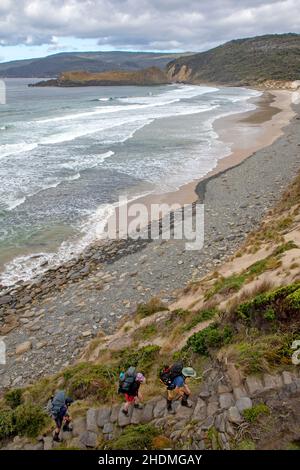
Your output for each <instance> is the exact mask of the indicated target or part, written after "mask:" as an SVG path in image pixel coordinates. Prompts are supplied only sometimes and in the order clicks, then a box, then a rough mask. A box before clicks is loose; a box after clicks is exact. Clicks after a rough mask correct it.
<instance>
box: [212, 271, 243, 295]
mask: <svg viewBox="0 0 300 470" xmlns="http://www.w3.org/2000/svg"><path fill="white" fill-rule="evenodd" d="M245 280H246V275H245V274H232V275H231V276H229V277H221V278H220V279H218V280H217V281H216V282H215V284H214V286H213V287H212V288H211V289H210V290H209V291H208V292H207V293H206V294H205V299H206V300H207V299H210V298H211V297H213V296H214V295H216V294H230V293H231V292H237V291H239V290H240V288H241V287H242V285H243V284H244V282H245Z"/></svg>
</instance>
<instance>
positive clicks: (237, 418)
mask: <svg viewBox="0 0 300 470" xmlns="http://www.w3.org/2000/svg"><path fill="white" fill-rule="evenodd" d="M228 420H229V421H230V422H231V423H234V424H240V423H241V422H242V421H243V419H242V417H241V415H240V412H239V410H238V409H237V407H236V406H231V407H230V408H229V410H228Z"/></svg>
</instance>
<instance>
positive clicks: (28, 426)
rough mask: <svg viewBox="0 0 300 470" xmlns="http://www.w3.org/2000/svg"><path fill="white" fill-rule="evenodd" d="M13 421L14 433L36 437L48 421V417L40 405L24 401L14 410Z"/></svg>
mask: <svg viewBox="0 0 300 470" xmlns="http://www.w3.org/2000/svg"><path fill="white" fill-rule="evenodd" d="M13 421H14V427H15V433H16V434H19V435H21V436H27V437H36V436H37V435H38V434H39V433H40V431H41V430H42V429H43V428H44V427H45V426H46V424H47V423H48V422H50V418H49V416H47V414H46V413H45V412H44V411H43V409H42V408H41V407H40V406H37V405H34V404H32V403H26V404H24V405H20V406H18V407H17V408H16V409H15V410H14V413H13Z"/></svg>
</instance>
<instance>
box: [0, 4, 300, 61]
mask: <svg viewBox="0 0 300 470" xmlns="http://www.w3.org/2000/svg"><path fill="white" fill-rule="evenodd" d="M285 32H295V33H300V0H0V61H1V62H3V61H7V60H16V59H23V58H31V57H42V56H46V55H49V54H54V53H58V52H65V51H105V50H127V51H128V50H130V51H172V52H173V51H178V52H183V51H203V50H207V49H210V48H211V47H215V46H217V45H219V44H221V43H224V42H226V41H229V40H231V39H237V38H243V37H250V36H256V35H261V34H269V33H285Z"/></svg>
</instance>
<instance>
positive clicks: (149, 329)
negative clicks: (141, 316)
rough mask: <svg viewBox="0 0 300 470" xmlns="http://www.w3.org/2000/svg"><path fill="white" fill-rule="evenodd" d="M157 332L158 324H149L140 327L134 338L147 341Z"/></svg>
mask: <svg viewBox="0 0 300 470" xmlns="http://www.w3.org/2000/svg"><path fill="white" fill-rule="evenodd" d="M156 333H157V326H156V325H147V326H144V327H142V328H139V329H138V330H136V332H135V333H134V339H135V340H137V341H143V340H144V341H145V340H147V339H149V338H151V337H152V336H154V335H155V334H156Z"/></svg>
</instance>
